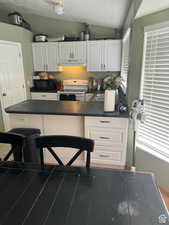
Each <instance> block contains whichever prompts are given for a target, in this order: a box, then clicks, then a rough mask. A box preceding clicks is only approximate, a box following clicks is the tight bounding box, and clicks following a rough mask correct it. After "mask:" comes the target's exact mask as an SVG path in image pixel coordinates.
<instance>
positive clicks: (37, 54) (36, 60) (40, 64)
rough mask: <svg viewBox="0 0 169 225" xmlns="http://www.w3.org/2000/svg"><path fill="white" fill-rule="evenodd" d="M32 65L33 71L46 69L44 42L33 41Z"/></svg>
mask: <svg viewBox="0 0 169 225" xmlns="http://www.w3.org/2000/svg"><path fill="white" fill-rule="evenodd" d="M32 48H33V65H34V71H46V70H47V60H46V46H45V44H44V43H33V44H32Z"/></svg>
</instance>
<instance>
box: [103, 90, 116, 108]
mask: <svg viewBox="0 0 169 225" xmlns="http://www.w3.org/2000/svg"><path fill="white" fill-rule="evenodd" d="M115 95H116V91H115V90H106V91H105V95H104V111H105V112H113V111H114V110H115Z"/></svg>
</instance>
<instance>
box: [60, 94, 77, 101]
mask: <svg viewBox="0 0 169 225" xmlns="http://www.w3.org/2000/svg"><path fill="white" fill-rule="evenodd" d="M59 100H60V101H76V95H75V94H60V95H59Z"/></svg>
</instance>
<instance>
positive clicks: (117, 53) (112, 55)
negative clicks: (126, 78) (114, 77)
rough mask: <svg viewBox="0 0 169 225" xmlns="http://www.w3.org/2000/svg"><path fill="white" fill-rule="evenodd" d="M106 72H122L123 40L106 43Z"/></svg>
mask: <svg viewBox="0 0 169 225" xmlns="http://www.w3.org/2000/svg"><path fill="white" fill-rule="evenodd" d="M104 48H105V53H104V57H105V58H104V70H105V71H120V68H121V40H107V41H105V47H104Z"/></svg>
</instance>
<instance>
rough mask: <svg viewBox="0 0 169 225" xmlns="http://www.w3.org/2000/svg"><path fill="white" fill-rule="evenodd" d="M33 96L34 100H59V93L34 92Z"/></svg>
mask: <svg viewBox="0 0 169 225" xmlns="http://www.w3.org/2000/svg"><path fill="white" fill-rule="evenodd" d="M31 96H32V99H35V100H58V99H57V93H46V92H44V93H43V92H40V93H39V92H38V93H36V92H32V93H31Z"/></svg>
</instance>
